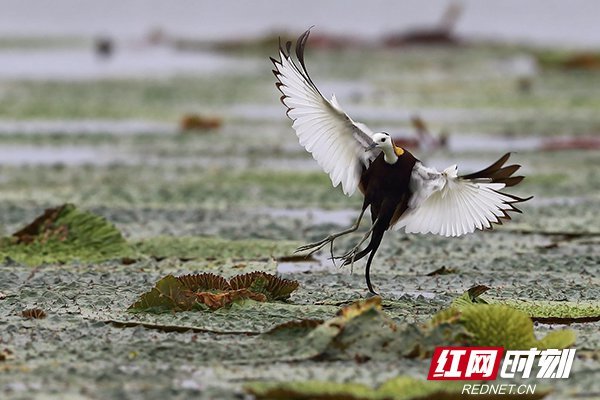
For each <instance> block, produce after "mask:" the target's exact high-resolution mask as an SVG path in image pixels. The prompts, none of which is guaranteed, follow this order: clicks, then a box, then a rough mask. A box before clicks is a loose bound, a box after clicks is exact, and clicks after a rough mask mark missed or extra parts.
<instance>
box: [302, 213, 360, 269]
mask: <svg viewBox="0 0 600 400" xmlns="http://www.w3.org/2000/svg"><path fill="white" fill-rule="evenodd" d="M365 210H366V208H363V209H362V210H361V212H360V215H359V216H358V218H357V219H356V222H355V223H354V225H352V226H351V227H350V228H348V229H345V230H343V231H341V232H337V233H333V234H331V235H329V236H327V237H326V238H325V239H323V240H320V241H318V242H314V243H309V244H306V245H304V246H300V247H298V248H297V249H296V251H295V252H294V253H299V252H302V251H306V250H310V252H309V253H308V254H307V255H306V256H307V257H308V256H310V255H311V254H313V253H315V252H317V251H319V250H321V249H322V248H323V247H324V246H325V245H326V244H327V243H331V253H332V255H333V241H334V240H335V239H337V238H339V237H340V236H344V235H347V234H348V233H352V232H356V230H357V229H358V227H359V226H360V221H361V220H362V217H363V215H364V214H365Z"/></svg>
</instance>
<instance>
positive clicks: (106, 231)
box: [0, 204, 134, 266]
mask: <svg viewBox="0 0 600 400" xmlns="http://www.w3.org/2000/svg"><path fill="white" fill-rule="evenodd" d="M133 254H134V252H133V250H132V249H131V247H130V246H129V244H128V243H127V241H126V240H125V239H124V238H123V235H121V232H120V231H119V230H118V229H117V228H116V227H115V226H114V225H113V224H111V223H110V222H108V221H107V220H106V219H105V218H103V217H101V216H98V215H95V214H93V213H91V212H88V211H82V210H79V209H78V208H77V207H75V206H74V205H73V204H64V205H62V206H59V207H56V208H49V209H47V210H46V211H45V212H44V213H43V214H42V215H40V216H39V217H38V218H36V219H35V220H34V221H33V222H31V223H30V224H28V225H27V226H25V227H24V228H22V229H20V230H19V231H17V232H15V233H14V234H13V235H12V236H9V237H4V238H1V239H0V260H3V259H6V258H11V259H13V260H15V261H17V262H20V263H23V264H27V265H31V266H36V265H40V264H43V263H66V262H70V261H80V262H100V261H106V260H110V259H115V258H122V257H129V256H132V255H133Z"/></svg>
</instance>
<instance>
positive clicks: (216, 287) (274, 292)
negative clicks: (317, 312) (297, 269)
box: [129, 272, 298, 311]
mask: <svg viewBox="0 0 600 400" xmlns="http://www.w3.org/2000/svg"><path fill="white" fill-rule="evenodd" d="M297 287H298V282H296V281H290V280H287V279H280V278H278V277H276V276H275V275H271V274H267V273H265V272H252V273H249V274H243V275H238V276H235V277H233V278H232V279H231V281H229V282H228V281H227V280H226V279H225V278H223V277H221V276H219V275H215V274H211V273H202V274H194V275H183V276H179V277H174V276H172V275H168V276H166V277H164V278H163V279H161V280H160V281H158V282H157V284H156V287H154V288H153V289H152V290H151V291H150V292H148V293H146V294H144V295H142V297H141V298H140V300H138V301H137V302H136V303H135V304H133V305H132V306H131V307H129V309H130V310H133V311H165V310H171V311H189V310H191V309H194V308H202V306H206V307H208V308H209V309H211V310H216V309H219V308H222V307H226V306H229V305H231V304H232V303H235V302H239V301H242V300H248V299H250V300H255V301H261V302H264V301H273V300H282V299H285V298H288V297H289V295H290V293H291V292H292V291H293V290H295V289H296V288H297Z"/></svg>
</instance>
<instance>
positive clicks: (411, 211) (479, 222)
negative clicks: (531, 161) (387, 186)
mask: <svg viewBox="0 0 600 400" xmlns="http://www.w3.org/2000/svg"><path fill="white" fill-rule="evenodd" d="M509 155H510V154H507V155H505V156H504V157H502V158H501V159H500V160H498V161H497V162H496V163H494V164H493V165H491V166H490V167H488V168H486V169H484V170H482V171H480V172H477V173H474V174H470V175H466V176H458V171H457V169H456V166H452V167H449V168H447V169H446V170H444V172H438V171H436V170H435V169H433V168H427V167H425V166H423V164H421V163H420V162H417V163H416V164H415V166H414V168H413V171H412V173H411V180H410V189H411V192H412V194H411V198H410V199H409V207H408V210H407V211H406V212H405V213H404V214H403V215H402V216H401V217H400V218H399V220H398V222H397V223H396V224H395V226H394V228H395V229H401V228H404V229H405V231H406V232H407V233H422V234H425V233H433V234H436V235H442V236H462V235H465V234H467V233H472V232H474V231H475V230H476V229H490V228H491V227H492V224H501V223H502V219H510V215H509V212H520V210H519V209H518V208H516V207H515V204H516V203H521V202H524V201H527V200H529V199H530V198H531V197H529V198H526V199H523V198H520V197H517V196H514V195H512V194H508V193H503V192H501V190H502V189H504V188H505V187H507V186H512V185H510V183H512V182H513V178H517V177H511V175H512V174H513V173H514V172H516V171H517V170H518V169H519V168H518V166H515V165H512V166H508V167H504V168H502V166H503V164H504V163H505V162H506V161H507V160H508V157H509ZM518 178H520V179H522V177H518ZM520 179H519V180H520Z"/></svg>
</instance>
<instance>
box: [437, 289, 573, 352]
mask: <svg viewBox="0 0 600 400" xmlns="http://www.w3.org/2000/svg"><path fill="white" fill-rule="evenodd" d="M488 289H489V288H488V287H486V286H481V285H480V286H475V287H473V288H471V289H469V290H468V291H467V292H465V293H464V294H463V295H462V296H460V297H459V298H458V299H456V300H455V301H454V302H453V303H452V306H451V307H450V308H448V309H446V310H442V311H440V312H439V313H437V314H436V315H434V316H433V318H432V319H431V321H429V324H428V326H430V327H439V326H440V325H446V324H449V325H460V326H463V327H464V328H465V330H466V331H467V332H468V333H469V337H468V338H467V343H465V344H466V345H471V346H501V347H504V348H505V349H511V350H520V349H529V348H531V347H537V348H559V349H562V348H566V347H569V346H571V345H573V344H574V343H575V333H574V332H573V331H572V330H560V331H553V332H550V333H548V334H547V335H546V336H545V337H544V338H542V339H541V340H538V339H537V338H536V336H535V333H534V329H533V321H532V319H531V318H530V316H529V315H527V313H525V312H524V311H522V310H519V309H517V308H514V307H511V306H510V305H507V304H500V303H495V304H490V303H488V302H487V301H486V300H484V299H482V298H481V297H479V296H480V295H481V294H482V293H484V292H485V291H487V290H488Z"/></svg>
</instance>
